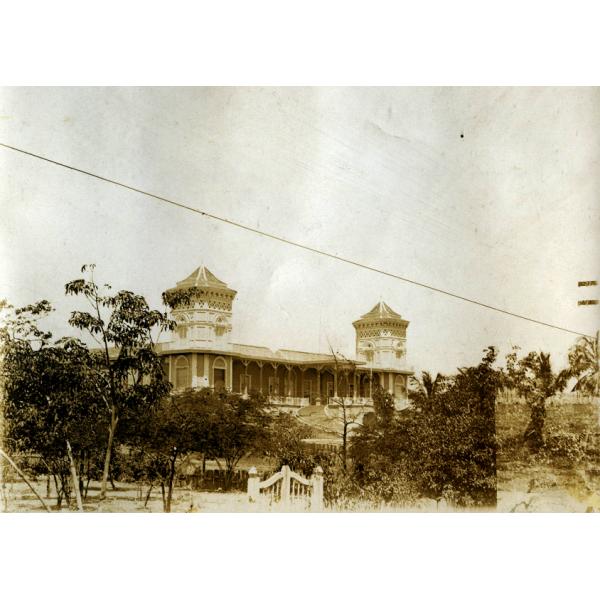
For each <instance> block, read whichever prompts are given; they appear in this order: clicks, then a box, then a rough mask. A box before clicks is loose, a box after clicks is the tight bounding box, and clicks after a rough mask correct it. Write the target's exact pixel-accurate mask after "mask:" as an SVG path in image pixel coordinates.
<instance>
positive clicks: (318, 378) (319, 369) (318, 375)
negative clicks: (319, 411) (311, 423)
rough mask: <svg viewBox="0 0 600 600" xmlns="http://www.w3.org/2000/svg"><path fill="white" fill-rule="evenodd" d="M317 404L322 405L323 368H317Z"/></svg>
mask: <svg viewBox="0 0 600 600" xmlns="http://www.w3.org/2000/svg"><path fill="white" fill-rule="evenodd" d="M317 404H321V367H317Z"/></svg>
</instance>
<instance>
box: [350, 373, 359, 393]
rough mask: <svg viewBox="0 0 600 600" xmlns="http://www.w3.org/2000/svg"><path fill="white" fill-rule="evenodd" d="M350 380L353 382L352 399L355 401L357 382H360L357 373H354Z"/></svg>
mask: <svg viewBox="0 0 600 600" xmlns="http://www.w3.org/2000/svg"><path fill="white" fill-rule="evenodd" d="M352 379H353V381H354V399H355V400H356V398H358V382H359V381H360V378H359V377H358V373H357V372H356V371H354V374H353V376H352Z"/></svg>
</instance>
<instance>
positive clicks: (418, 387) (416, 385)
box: [408, 371, 446, 410]
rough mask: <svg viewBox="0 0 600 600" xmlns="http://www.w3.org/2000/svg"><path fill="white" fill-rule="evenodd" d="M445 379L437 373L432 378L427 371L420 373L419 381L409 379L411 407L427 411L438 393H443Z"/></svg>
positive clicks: (414, 378) (417, 379)
mask: <svg viewBox="0 0 600 600" xmlns="http://www.w3.org/2000/svg"><path fill="white" fill-rule="evenodd" d="M445 382H446V379H445V377H444V376H443V375H440V374H439V373H438V374H437V375H436V376H435V378H433V377H432V376H431V373H429V371H422V372H421V379H419V378H417V377H414V376H413V377H411V378H410V383H411V386H410V387H409V390H408V394H409V399H410V401H411V402H412V405H413V406H414V407H415V408H417V409H423V408H424V409H425V410H428V409H429V408H430V407H431V406H432V405H433V403H434V402H435V401H436V396H437V395H438V393H442V392H443V391H444V385H445Z"/></svg>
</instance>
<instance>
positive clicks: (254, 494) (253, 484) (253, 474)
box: [248, 467, 260, 502]
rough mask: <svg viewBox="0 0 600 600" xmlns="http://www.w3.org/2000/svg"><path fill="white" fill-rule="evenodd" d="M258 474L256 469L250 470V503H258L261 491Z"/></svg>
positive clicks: (251, 468)
mask: <svg viewBox="0 0 600 600" xmlns="http://www.w3.org/2000/svg"><path fill="white" fill-rule="evenodd" d="M258 483H259V482H258V472H257V470H256V467H250V469H248V500H249V501H250V502H258V496H259V494H260V490H259V489H258Z"/></svg>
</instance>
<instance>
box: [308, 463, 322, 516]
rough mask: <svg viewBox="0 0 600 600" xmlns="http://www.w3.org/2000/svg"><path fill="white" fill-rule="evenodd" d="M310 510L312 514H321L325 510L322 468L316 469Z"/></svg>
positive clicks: (313, 477)
mask: <svg viewBox="0 0 600 600" xmlns="http://www.w3.org/2000/svg"><path fill="white" fill-rule="evenodd" d="M310 510H311V511H312V512H321V511H322V510H323V469H322V468H321V467H320V466H318V467H317V468H316V469H315V472H314V474H313V476H312V494H311V498H310Z"/></svg>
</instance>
